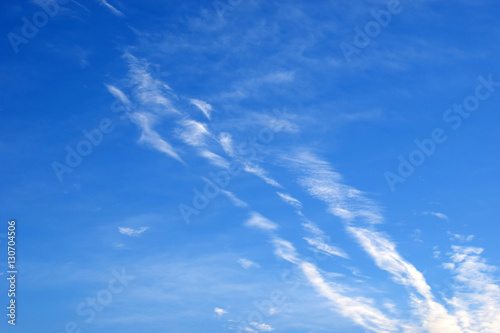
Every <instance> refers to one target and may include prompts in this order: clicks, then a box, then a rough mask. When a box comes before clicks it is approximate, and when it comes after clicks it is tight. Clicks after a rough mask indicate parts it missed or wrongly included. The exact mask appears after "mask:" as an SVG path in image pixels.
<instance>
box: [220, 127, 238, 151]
mask: <svg viewBox="0 0 500 333" xmlns="http://www.w3.org/2000/svg"><path fill="white" fill-rule="evenodd" d="M219 143H220V144H221V146H222V149H224V151H225V152H226V154H228V155H229V156H231V157H234V155H235V153H234V147H233V139H232V138H231V134H229V133H224V132H223V133H221V134H220V135H219Z"/></svg>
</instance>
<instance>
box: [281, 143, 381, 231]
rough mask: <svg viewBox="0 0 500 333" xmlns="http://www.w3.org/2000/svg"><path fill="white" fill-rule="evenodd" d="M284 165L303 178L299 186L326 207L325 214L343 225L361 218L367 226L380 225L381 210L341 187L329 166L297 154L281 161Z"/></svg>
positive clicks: (354, 192)
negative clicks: (327, 212)
mask: <svg viewBox="0 0 500 333" xmlns="http://www.w3.org/2000/svg"><path fill="white" fill-rule="evenodd" d="M283 159H284V161H285V162H287V165H289V164H290V162H291V164H292V165H291V166H290V167H292V168H294V169H296V170H298V171H299V172H301V174H305V175H303V176H301V177H300V178H299V184H301V185H302V186H303V187H305V188H306V190H307V192H308V193H309V194H310V195H311V196H313V197H315V198H317V199H320V200H321V201H324V202H325V203H327V205H328V211H329V212H330V213H332V214H333V215H336V216H338V217H339V218H341V219H343V220H345V221H353V220H354V219H356V218H362V219H363V220H364V221H365V222H367V223H369V224H375V223H380V222H381V221H382V219H383V218H382V215H381V214H380V208H379V207H378V206H377V205H375V204H374V203H373V202H372V201H371V200H370V199H368V198H366V197H365V196H364V195H363V193H362V192H361V191H359V190H357V189H355V188H353V187H351V186H348V185H345V184H342V183H341V181H342V177H341V176H340V174H339V173H337V172H334V171H333V170H331V168H330V166H329V164H328V163H326V162H324V161H321V160H319V159H317V158H316V157H315V156H314V155H312V154H310V153H308V152H300V153H298V154H296V155H295V156H292V157H284V158H283Z"/></svg>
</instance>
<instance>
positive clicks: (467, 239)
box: [448, 231, 474, 243]
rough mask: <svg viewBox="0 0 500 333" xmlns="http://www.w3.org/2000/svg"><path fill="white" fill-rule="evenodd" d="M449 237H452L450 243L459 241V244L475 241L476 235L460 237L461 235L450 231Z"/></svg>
mask: <svg viewBox="0 0 500 333" xmlns="http://www.w3.org/2000/svg"><path fill="white" fill-rule="evenodd" d="M448 236H449V237H450V241H459V242H464V243H465V242H470V241H472V240H473V239H474V235H469V236H465V235H459V234H454V233H451V232H449V231H448Z"/></svg>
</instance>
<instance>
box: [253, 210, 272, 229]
mask: <svg viewBox="0 0 500 333" xmlns="http://www.w3.org/2000/svg"><path fill="white" fill-rule="evenodd" d="M245 226H247V227H253V228H259V229H264V230H275V229H278V225H277V224H276V223H274V222H272V221H270V220H268V219H266V218H265V217H264V216H262V215H260V214H259V213H257V212H252V215H251V216H250V218H249V219H248V220H247V221H246V222H245Z"/></svg>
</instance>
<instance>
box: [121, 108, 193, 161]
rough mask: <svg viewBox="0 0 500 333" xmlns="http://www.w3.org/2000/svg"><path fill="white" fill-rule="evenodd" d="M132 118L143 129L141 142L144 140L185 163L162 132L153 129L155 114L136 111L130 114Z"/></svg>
mask: <svg viewBox="0 0 500 333" xmlns="http://www.w3.org/2000/svg"><path fill="white" fill-rule="evenodd" d="M130 120H131V121H132V122H133V123H134V124H136V125H137V126H138V127H139V128H140V129H141V137H140V139H139V141H140V142H143V143H145V144H147V145H149V146H150V147H152V148H153V149H156V150H158V151H160V152H162V153H165V154H167V155H168V156H170V157H172V158H174V159H176V160H178V161H179V162H181V163H184V162H183V161H182V159H181V157H180V156H179V155H178V154H177V152H175V150H174V148H173V147H172V146H171V145H170V144H169V143H168V142H166V141H165V140H163V139H162V137H161V136H160V134H158V132H156V131H155V130H153V129H152V125H153V123H154V121H155V116H154V115H152V114H150V113H139V112H134V113H132V114H131V115H130Z"/></svg>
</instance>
